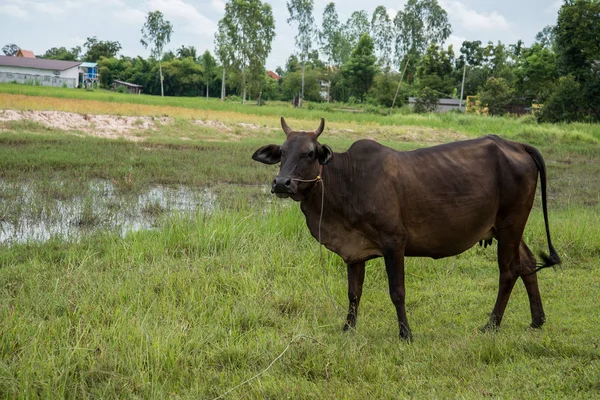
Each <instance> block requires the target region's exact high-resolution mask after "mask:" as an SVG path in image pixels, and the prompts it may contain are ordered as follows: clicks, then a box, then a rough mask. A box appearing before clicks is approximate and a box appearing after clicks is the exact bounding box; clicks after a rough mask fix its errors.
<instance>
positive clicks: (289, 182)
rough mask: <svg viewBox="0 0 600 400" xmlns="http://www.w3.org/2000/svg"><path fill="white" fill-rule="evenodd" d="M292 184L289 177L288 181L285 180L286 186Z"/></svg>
mask: <svg viewBox="0 0 600 400" xmlns="http://www.w3.org/2000/svg"><path fill="white" fill-rule="evenodd" d="M291 184H292V180H291V179H288V180H287V181H285V186H286V187H290V185H291Z"/></svg>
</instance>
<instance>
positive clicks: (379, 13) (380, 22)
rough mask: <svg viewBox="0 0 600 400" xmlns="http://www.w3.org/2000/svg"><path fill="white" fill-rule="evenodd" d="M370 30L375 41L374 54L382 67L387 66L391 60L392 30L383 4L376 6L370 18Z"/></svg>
mask: <svg viewBox="0 0 600 400" xmlns="http://www.w3.org/2000/svg"><path fill="white" fill-rule="evenodd" d="M371 32H372V33H373V42H374V43H375V54H376V55H377V59H378V60H379V65H381V66H382V67H386V66H389V65H390V64H391V61H392V40H393V38H394V32H393V29H392V21H391V20H390V17H389V15H388V13H387V10H386V8H385V7H384V6H378V7H377V8H376V9H375V11H374V12H373V17H372V18H371Z"/></svg>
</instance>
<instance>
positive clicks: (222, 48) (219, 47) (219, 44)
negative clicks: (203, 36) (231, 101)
mask: <svg viewBox="0 0 600 400" xmlns="http://www.w3.org/2000/svg"><path fill="white" fill-rule="evenodd" d="M226 31H227V27H226V26H225V25H224V24H222V23H221V22H219V28H218V30H217V32H216V33H215V54H216V55H217V58H218V59H219V60H220V61H221V67H222V68H221V69H222V71H221V72H222V74H223V77H222V78H221V101H224V100H225V95H226V84H225V77H226V75H227V70H228V69H229V68H231V63H232V60H231V57H232V54H233V49H232V46H233V45H232V43H231V38H230V37H229V36H228V35H227V32H226Z"/></svg>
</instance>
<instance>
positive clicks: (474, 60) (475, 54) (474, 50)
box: [460, 40, 487, 67]
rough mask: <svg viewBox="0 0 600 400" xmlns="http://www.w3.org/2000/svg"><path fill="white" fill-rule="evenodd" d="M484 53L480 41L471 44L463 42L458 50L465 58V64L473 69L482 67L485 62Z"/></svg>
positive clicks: (466, 41)
mask: <svg viewBox="0 0 600 400" xmlns="http://www.w3.org/2000/svg"><path fill="white" fill-rule="evenodd" d="M484 51H485V49H484V48H483V47H481V41H480V40H475V41H472V42H471V41H468V40H465V41H464V42H463V43H462V46H461V48H460V52H461V53H462V54H463V56H464V57H465V60H466V62H467V64H468V65H471V66H474V67H477V66H481V65H484V64H485V63H486V62H487V60H486V59H485V57H484Z"/></svg>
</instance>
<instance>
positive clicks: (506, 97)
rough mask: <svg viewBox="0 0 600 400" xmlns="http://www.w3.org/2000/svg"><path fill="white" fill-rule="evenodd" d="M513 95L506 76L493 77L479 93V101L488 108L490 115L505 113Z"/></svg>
mask: <svg viewBox="0 0 600 400" xmlns="http://www.w3.org/2000/svg"><path fill="white" fill-rule="evenodd" d="M513 95H514V93H513V90H512V88H511V87H510V86H509V85H508V82H506V80H505V79H504V78H494V77H491V78H489V79H488V81H487V83H486V84H485V86H484V87H483V88H482V90H481V92H480V93H479V102H480V103H481V105H482V106H484V107H487V108H488V114H489V115H504V114H506V106H507V105H509V104H510V103H511V102H512V100H513Z"/></svg>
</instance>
